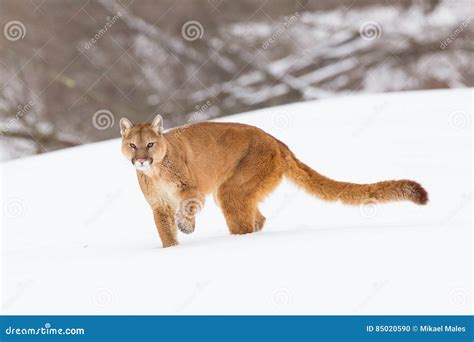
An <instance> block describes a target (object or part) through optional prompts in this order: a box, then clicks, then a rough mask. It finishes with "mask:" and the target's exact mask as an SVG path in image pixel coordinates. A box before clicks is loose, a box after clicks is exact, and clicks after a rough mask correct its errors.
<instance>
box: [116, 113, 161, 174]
mask: <svg viewBox="0 0 474 342" xmlns="http://www.w3.org/2000/svg"><path fill="white" fill-rule="evenodd" d="M120 134H122V153H123V155H124V156H125V158H127V159H128V160H130V161H131V162H132V164H133V166H135V168H136V169H137V170H140V171H143V170H146V169H148V168H149V167H151V165H152V164H153V163H159V162H160V161H161V160H162V159H163V157H164V156H165V154H166V145H165V141H164V139H163V118H162V117H161V115H157V116H155V118H154V119H153V121H152V122H151V123H142V124H132V123H131V122H130V120H128V119H127V118H122V119H121V120H120Z"/></svg>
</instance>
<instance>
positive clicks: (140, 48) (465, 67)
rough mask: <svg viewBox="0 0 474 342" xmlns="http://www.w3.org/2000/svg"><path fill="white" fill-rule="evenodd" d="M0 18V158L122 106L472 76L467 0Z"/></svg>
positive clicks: (173, 120) (213, 6) (457, 82)
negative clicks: (0, 31) (0, 29)
mask: <svg viewBox="0 0 474 342" xmlns="http://www.w3.org/2000/svg"><path fill="white" fill-rule="evenodd" d="M0 24H1V28H2V29H3V30H2V31H3V32H2V33H3V34H0V125H1V126H0V143H1V146H2V147H1V149H0V153H1V159H3V160H5V159H11V158H16V157H20V156H25V155H31V154H36V153H42V152H46V151H52V150H56V149H60V148H65V147H70V146H76V145H81V144H85V143H89V142H94V141H99V140H104V139H110V138H114V137H118V135H119V133H118V120H119V118H120V117H121V116H127V117H129V118H130V119H131V120H133V121H144V120H149V119H150V118H151V117H153V116H154V115H155V114H156V113H160V114H162V115H163V116H164V118H165V125H166V127H168V128H169V127H172V126H176V125H180V124H183V123H186V122H189V121H195V120H203V119H210V118H214V117H219V116H224V115H229V114H233V113H239V112H244V111H248V110H252V109H257V108H262V107H269V106H274V105H279V104H284V103H291V102H298V101H306V100H315V99H322V98H326V97H332V96H340V95H347V94H351V93H357V92H371V93H373V92H387V91H399V90H413V89H433V88H455V87H472V85H473V79H474V71H473V68H472V60H473V58H472V57H473V54H472V52H473V45H472V41H473V31H474V29H473V27H474V13H473V11H472V3H471V1H470V0H469V1H468V0H466V1H465V0H457V1H453V0H444V1H443V0H399V1H388V0H387V1H375V0H338V1H335V0H319V1H316V0H314V1H303V0H299V1H294V0H275V1H263V0H254V1H251V0H239V1H230V0H195V1H184V0H180V1H171V0H160V1H152V0H140V1H133V0H97V1H75V0H21V1H17V0H0ZM328 115H330V113H328Z"/></svg>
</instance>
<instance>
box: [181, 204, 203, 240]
mask: <svg viewBox="0 0 474 342" xmlns="http://www.w3.org/2000/svg"><path fill="white" fill-rule="evenodd" d="M201 207H202V203H201V201H199V200H196V199H194V198H193V199H187V200H183V201H181V203H180V205H179V207H178V209H177V210H176V215H175V223H176V227H178V229H179V230H180V231H181V232H183V233H185V234H191V233H192V232H194V227H195V224H196V223H195V217H196V215H197V213H198V212H199V211H200V210H201Z"/></svg>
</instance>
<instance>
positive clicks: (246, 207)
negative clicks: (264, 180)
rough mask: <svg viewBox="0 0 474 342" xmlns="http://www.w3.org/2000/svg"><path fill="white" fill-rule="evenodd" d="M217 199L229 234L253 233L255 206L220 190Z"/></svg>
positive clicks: (235, 194) (233, 193)
mask: <svg viewBox="0 0 474 342" xmlns="http://www.w3.org/2000/svg"><path fill="white" fill-rule="evenodd" d="M218 198H219V203H220V204H221V209H222V212H223V214H224V217H225V219H226V222H227V226H228V227H229V231H230V233H231V234H248V233H253V232H254V231H255V219H256V206H255V204H253V203H252V201H250V200H249V199H245V198H243V197H242V196H240V195H239V194H238V193H235V192H229V191H226V190H224V189H220V191H219V194H218Z"/></svg>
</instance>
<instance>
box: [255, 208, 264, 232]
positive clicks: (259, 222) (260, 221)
mask: <svg viewBox="0 0 474 342" xmlns="http://www.w3.org/2000/svg"><path fill="white" fill-rule="evenodd" d="M266 220H267V219H266V218H265V216H263V215H262V213H261V212H260V210H258V209H257V210H256V213H255V231H259V230H262V228H263V226H264V225H265V221H266Z"/></svg>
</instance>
